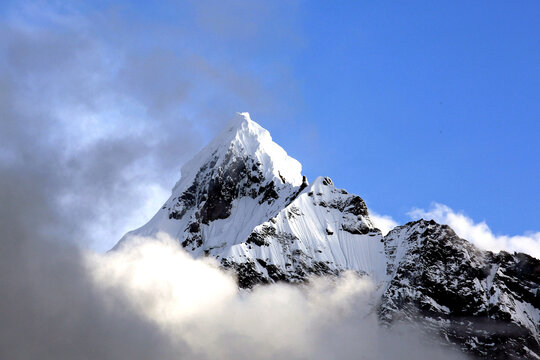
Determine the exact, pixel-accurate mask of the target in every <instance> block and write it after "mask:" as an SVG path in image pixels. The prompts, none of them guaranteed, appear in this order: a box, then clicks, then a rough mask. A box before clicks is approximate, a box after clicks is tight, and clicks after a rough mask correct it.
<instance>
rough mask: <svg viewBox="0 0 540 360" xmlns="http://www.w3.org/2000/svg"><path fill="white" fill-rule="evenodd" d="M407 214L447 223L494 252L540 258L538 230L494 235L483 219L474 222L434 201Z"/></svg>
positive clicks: (480, 245) (458, 232)
mask: <svg viewBox="0 0 540 360" xmlns="http://www.w3.org/2000/svg"><path fill="white" fill-rule="evenodd" d="M408 214H409V216H410V217H411V218H414V219H418V218H424V219H433V220H435V221H437V222H439V223H443V224H447V225H449V226H450V227H451V228H452V229H454V231H455V232H456V233H457V234H458V235H459V236H460V237H462V238H464V239H467V240H469V241H470V242H472V243H473V244H475V245H476V246H478V247H480V248H482V249H486V250H491V251H495V252H497V251H501V250H505V251H508V252H514V251H517V252H524V253H527V254H529V255H531V256H534V257H536V258H539V259H540V232H535V233H527V234H524V235H513V236H510V235H495V234H493V232H492V231H491V229H490V228H489V226H488V225H487V224H486V223H485V222H484V221H482V222H479V223H475V222H474V220H473V219H471V218H470V217H468V216H467V215H465V214H463V213H461V212H455V211H454V210H452V209H451V208H450V207H448V206H446V205H443V204H438V203H434V204H433V205H432V207H431V208H430V209H429V210H428V211H426V210H424V209H413V210H412V211H410V212H409V213H408Z"/></svg>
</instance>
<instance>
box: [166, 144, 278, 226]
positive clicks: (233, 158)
mask: <svg viewBox="0 0 540 360" xmlns="http://www.w3.org/2000/svg"><path fill="white" fill-rule="evenodd" d="M216 162H217V160H216V158H214V159H212V160H210V161H208V162H207V163H206V164H205V165H204V166H203V167H202V168H201V169H200V170H199V171H198V173H197V175H196V176H195V180H194V181H193V184H192V185H191V186H190V187H189V188H188V189H187V190H186V191H184V192H183V193H182V194H181V195H180V196H179V197H178V199H177V201H176V203H175V204H174V205H173V207H172V208H171V209H170V210H169V218H170V219H177V220H179V219H182V217H183V216H184V215H185V214H186V212H187V211H188V210H190V209H192V208H194V207H197V208H198V209H199V211H198V213H197V220H198V221H200V222H201V223H203V224H208V223H210V222H212V221H215V220H218V219H226V218H227V217H229V215H230V214H231V206H232V202H233V200H234V199H236V198H238V197H239V196H250V197H252V198H256V197H257V196H258V195H260V194H261V193H262V192H264V191H267V192H268V195H267V197H268V198H271V197H272V196H277V193H275V191H274V192H272V190H273V182H271V183H269V184H266V185H264V186H262V187H260V189H263V190H260V189H259V190H258V189H256V188H259V186H255V187H254V186H253V185H255V184H260V183H261V182H262V181H263V180H264V178H263V175H262V173H261V171H260V169H259V166H260V164H257V163H255V162H254V161H253V160H252V159H251V158H249V157H247V156H239V155H238V154H234V152H233V151H232V149H231V150H229V152H228V153H227V155H226V156H225V159H224V161H223V163H222V164H220V166H216ZM265 194H266V193H265ZM193 229H194V228H193Z"/></svg>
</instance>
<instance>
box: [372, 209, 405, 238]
mask: <svg viewBox="0 0 540 360" xmlns="http://www.w3.org/2000/svg"><path fill="white" fill-rule="evenodd" d="M369 217H370V219H371V221H372V222H373V225H375V227H377V228H379V229H380V230H381V232H382V234H383V235H386V234H388V232H389V231H390V230H392V229H393V228H395V227H396V226H398V225H399V224H398V223H397V221H395V220H394V219H393V218H392V217H391V216H389V215H379V214H377V213H375V212H373V211H370V213H369Z"/></svg>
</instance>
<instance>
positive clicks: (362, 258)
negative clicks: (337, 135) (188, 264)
mask: <svg viewBox="0 0 540 360" xmlns="http://www.w3.org/2000/svg"><path fill="white" fill-rule="evenodd" d="M301 171H302V166H301V164H300V163H299V162H298V161H297V160H295V159H293V158H292V157H290V156H288V155H287V153H286V152H285V150H283V148H281V147H280V146H279V145H277V144H276V143H274V142H273V141H272V137H271V136H270V133H269V132H268V131H267V130H265V129H263V128H262V127H261V126H260V125H258V124H257V123H255V122H254V121H252V120H251V119H250V117H249V114H247V113H239V114H237V116H236V117H235V118H234V119H233V120H232V121H231V122H230V123H229V124H228V125H227V126H226V127H225V128H224V129H223V131H221V132H220V133H219V135H218V136H217V137H216V138H215V139H214V140H213V141H212V142H210V144H208V145H207V146H206V147H205V148H204V149H203V150H201V151H200V152H199V153H198V154H197V155H196V156H195V157H194V158H193V159H192V160H191V161H189V162H188V163H186V164H185V165H184V166H183V167H182V177H181V179H180V180H179V181H178V182H177V184H176V185H175V186H174V188H173V191H172V194H171V197H170V198H169V199H168V200H167V201H166V202H165V204H164V205H163V206H162V208H161V209H160V210H159V211H158V212H157V214H156V215H155V216H154V217H153V218H152V219H151V220H150V221H149V222H148V223H147V224H145V225H144V226H142V227H141V228H139V229H136V230H134V231H132V232H130V233H128V234H126V235H125V236H124V237H123V238H122V239H121V240H120V241H119V243H118V244H117V245H116V246H115V248H118V247H121V246H123V245H124V244H127V243H129V239H130V238H131V236H132V235H140V236H155V235H156V234H157V233H159V232H165V233H167V234H168V235H169V236H171V237H172V238H174V239H177V240H178V242H179V243H181V244H182V246H183V247H184V249H185V250H186V251H187V252H189V253H191V254H192V255H193V256H194V257H200V256H213V257H214V258H216V259H217V260H218V261H220V263H221V265H222V267H224V268H227V269H232V270H234V271H235V272H236V274H237V276H238V282H239V285H240V286H241V287H243V288H251V287H253V286H255V285H257V284H264V283H272V282H277V281H285V282H290V283H296V282H304V281H307V280H308V279H309V277H310V276H313V275H331V276H339V275H340V274H341V273H342V272H343V271H346V270H353V271H355V272H357V273H358V274H360V275H369V276H371V277H372V278H373V279H374V280H375V282H376V284H377V289H378V294H379V296H380V297H379V303H378V305H377V309H376V311H377V312H378V314H379V316H380V319H381V321H385V322H389V323H391V322H393V321H395V319H409V320H411V319H413V320H415V321H420V322H421V323H423V324H424V326H425V327H426V328H427V329H431V330H432V331H434V332H436V333H440V334H441V335H443V337H444V338H445V339H447V341H449V342H451V343H455V344H458V345H459V346H461V347H462V348H463V349H464V350H465V351H468V352H470V353H473V354H474V355H476V356H480V357H489V358H495V359H496V358H504V359H506V358H511V359H513V358H516V359H517V358H534V356H536V355H539V354H540V339H539V334H540V291H538V289H539V288H540V260H538V259H535V258H532V257H530V256H528V255H525V254H508V253H504V252H501V253H500V254H493V253H491V252H486V251H481V250H479V249H477V248H476V247H474V246H473V245H472V244H470V243H469V242H468V241H466V240H464V239H460V238H459V237H458V236H457V235H456V234H455V233H454V232H453V230H452V229H451V228H449V227H448V226H446V225H440V224H437V223H435V222H434V221H424V220H420V221H415V222H411V223H408V224H405V225H403V226H398V227H396V228H395V229H393V230H392V231H390V232H389V233H388V234H387V235H386V236H383V235H382V234H381V232H380V231H379V229H377V228H376V227H375V226H374V225H373V223H372V221H371V219H370V217H369V211H368V209H367V206H366V204H365V203H364V201H363V200H362V198H360V197H359V196H357V195H354V194H349V193H348V192H347V191H345V190H344V189H339V188H337V187H336V186H334V184H333V182H332V180H331V179H330V178H328V177H319V178H317V179H315V181H314V182H313V183H312V184H308V181H307V179H306V178H305V177H304V176H302V173H301ZM492 328H497V329H503V330H501V331H502V332H500V331H499V330H498V331H499V332H497V333H493V332H490V329H492ZM516 334H517V335H516ZM524 349H526V350H524ZM531 354H532V355H531ZM535 354H536V355H535Z"/></svg>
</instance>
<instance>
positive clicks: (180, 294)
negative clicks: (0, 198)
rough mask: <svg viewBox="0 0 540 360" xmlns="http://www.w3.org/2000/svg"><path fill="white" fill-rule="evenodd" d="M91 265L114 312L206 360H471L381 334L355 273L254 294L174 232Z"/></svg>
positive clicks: (370, 296)
mask: <svg viewBox="0 0 540 360" xmlns="http://www.w3.org/2000/svg"><path fill="white" fill-rule="evenodd" d="M85 263H86V268H87V271H88V273H89V274H90V278H91V279H92V282H93V284H94V285H95V287H96V288H97V289H98V291H99V293H100V294H102V298H103V299H105V300H106V302H107V303H108V304H110V306H111V311H117V310H114V309H115V308H116V309H118V307H119V306H118V304H123V305H121V306H120V307H125V306H127V308H128V310H130V311H132V312H133V313H136V314H139V315H140V316H141V317H142V318H144V319H146V321H148V322H149V323H150V324H152V325H153V326H156V327H157V328H158V329H160V330H161V332H162V336H163V337H165V338H168V339H169V341H170V342H171V343H172V344H173V346H178V351H181V350H185V349H186V348H187V350H188V353H190V354H193V356H194V358H197V359H281V358H286V359H328V358H336V359H358V358H365V359H389V358H392V359H393V358H405V359H418V358H430V359H449V358H461V355H460V354H458V353H454V352H453V351H448V349H446V350H444V351H441V349H439V348H436V347H434V346H432V345H428V342H427V340H426V338H424V337H423V336H422V335H420V334H419V333H418V332H417V331H415V330H413V329H411V328H409V327H407V328H406V329H405V328H403V327H400V326H399V325H398V326H396V327H395V328H394V329H393V330H390V329H387V328H385V327H381V326H379V324H378V322H377V318H376V316H375V315H374V313H373V311H372V310H373V306H374V304H375V301H374V294H375V292H374V286H373V283H372V282H371V281H370V280H369V279H367V278H365V277H364V278H359V277H358V276H357V275H355V274H354V273H352V272H351V273H348V274H345V275H344V276H342V277H340V278H339V279H332V278H314V279H313V280H312V282H311V283H310V284H309V285H303V286H292V285H287V284H274V285H270V286H260V287H256V288H255V289H254V290H253V291H249V292H246V291H242V290H239V289H238V286H237V284H236V281H235V279H234V277H233V275H232V274H231V273H226V272H223V271H222V270H220V269H219V266H218V263H217V262H216V261H215V259H213V258H201V259H194V258H192V257H191V256H190V255H189V254H188V253H186V252H185V251H184V250H183V249H182V248H181V247H180V246H179V245H178V242H177V241H174V240H173V239H171V238H170V237H168V236H167V235H165V234H159V235H158V236H157V239H152V238H133V239H132V241H131V242H129V243H127V244H126V243H125V245H124V246H123V247H122V248H120V249H119V250H117V251H114V252H110V253H107V254H98V253H93V252H92V253H88V254H87V255H86V261H85ZM175 344H177V345H175ZM404 349H405V351H404ZM403 356H405V357H403ZM182 358H184V357H182Z"/></svg>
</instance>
